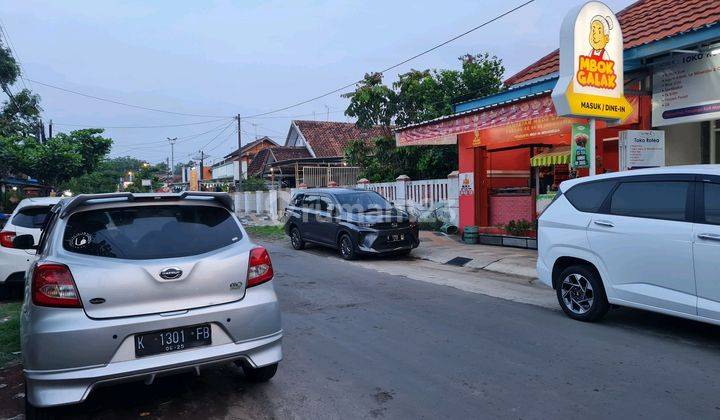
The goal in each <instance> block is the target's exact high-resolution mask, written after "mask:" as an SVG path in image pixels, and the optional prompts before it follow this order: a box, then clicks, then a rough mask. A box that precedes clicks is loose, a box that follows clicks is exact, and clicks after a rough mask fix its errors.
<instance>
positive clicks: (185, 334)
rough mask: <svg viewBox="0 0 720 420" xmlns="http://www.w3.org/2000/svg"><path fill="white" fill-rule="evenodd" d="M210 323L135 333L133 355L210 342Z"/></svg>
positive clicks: (176, 349)
mask: <svg viewBox="0 0 720 420" xmlns="http://www.w3.org/2000/svg"><path fill="white" fill-rule="evenodd" d="M210 331H211V330H210V324H199V325H192V326H189V327H179V328H170V329H167V330H159V331H153V332H147V333H142V334H136V335H135V357H143V356H151V355H153V354H160V353H169V352H171V351H178V350H185V349H190V348H193V347H201V346H209V345H210V344H212V336H211V333H210Z"/></svg>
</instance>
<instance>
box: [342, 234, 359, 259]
mask: <svg viewBox="0 0 720 420" xmlns="http://www.w3.org/2000/svg"><path fill="white" fill-rule="evenodd" d="M339 245H340V255H341V256H342V257H343V259H346V260H354V259H355V258H357V253H356V252H355V243H354V242H353V240H352V238H351V237H350V235H348V234H344V235H342V236H341V237H340V244H339Z"/></svg>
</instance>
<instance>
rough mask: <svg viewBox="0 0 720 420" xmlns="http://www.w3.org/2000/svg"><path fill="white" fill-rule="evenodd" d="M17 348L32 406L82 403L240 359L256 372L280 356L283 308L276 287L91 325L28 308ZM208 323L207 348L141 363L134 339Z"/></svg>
mask: <svg viewBox="0 0 720 420" xmlns="http://www.w3.org/2000/svg"><path fill="white" fill-rule="evenodd" d="M22 317H23V319H22V333H21V337H22V348H23V364H24V368H25V377H26V380H27V396H28V399H29V401H30V402H31V403H32V404H33V405H36V406H39V407H44V406H53V405H62V404H71V403H77V402H81V401H83V400H84V399H85V398H87V396H88V395H89V393H90V391H91V390H92V389H93V388H94V387H95V386H97V385H101V384H107V383H114V382H121V381H127V380H133V379H145V380H148V381H152V379H153V378H154V376H155V375H158V374H165V373H172V372H176V371H183V370H195V369H197V368H199V367H200V366H204V365H207V364H214V363H223V362H226V361H230V360H237V359H243V360H245V361H247V362H248V363H249V364H250V365H252V366H256V367H260V366H265V365H269V364H272V363H275V362H278V361H279V360H280V359H281V358H282V352H281V347H280V343H281V339H282V329H281V328H282V327H281V323H280V307H279V305H278V301H277V295H276V294H275V289H274V286H273V281H269V282H267V283H263V284H261V285H259V286H256V287H253V288H251V289H248V290H247V292H246V294H245V297H244V298H243V299H242V300H240V301H236V302H231V303H226V304H220V305H215V306H209V307H204V308H196V309H190V310H187V311H178V312H174V313H166V314H151V315H140V316H133V317H123V318H110V319H91V318H88V317H87V315H86V314H85V312H84V311H83V310H82V309H74V308H70V309H66V308H44V307H38V306H34V305H32V304H31V303H26V304H25V306H24V307H23V313H22ZM203 323H207V324H210V326H211V329H212V343H211V345H209V346H203V347H195V348H190V349H185V350H180V351H175V352H169V353H163V354H157V355H152V356H145V357H136V355H135V335H136V334H139V333H145V332H148V331H158V330H164V329H168V328H178V327H184V326H190V325H198V324H203Z"/></svg>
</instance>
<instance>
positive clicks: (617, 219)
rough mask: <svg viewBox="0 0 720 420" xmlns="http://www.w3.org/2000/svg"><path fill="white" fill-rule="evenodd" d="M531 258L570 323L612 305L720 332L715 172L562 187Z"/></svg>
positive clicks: (718, 181)
mask: <svg viewBox="0 0 720 420" xmlns="http://www.w3.org/2000/svg"><path fill="white" fill-rule="evenodd" d="M538 250H539V255H538V262H537V269H538V275H539V277H540V279H541V280H542V281H543V282H544V283H546V284H548V285H550V286H552V287H553V288H554V289H555V290H556V292H557V298H558V302H559V303H560V306H561V307H562V309H563V311H564V312H565V313H566V314H567V315H568V316H570V317H571V318H574V319H577V320H581V321H595V320H598V319H600V318H602V316H603V315H604V314H605V313H606V312H607V310H608V307H609V305H610V304H615V305H622V306H630V307H635V308H640V309H647V310H651V311H655V312H661V313H665V314H669V315H675V316H680V317H683V318H689V319H694V320H698V321H704V322H709V323H713V324H720V304H719V303H718V302H720V283H719V282H718V280H717V266H718V261H719V260H720V165H698V166H685V167H682V166H678V167H667V168H657V169H645V170H636V171H630V172H622V173H613V174H607V175H601V176H595V177H588V178H579V179H573V180H570V181H566V182H563V183H562V184H561V185H560V192H559V193H558V195H557V196H556V197H555V200H554V202H553V203H552V204H551V205H550V206H549V207H548V208H547V209H546V210H545V212H544V213H543V214H542V216H541V217H540V220H539V235H538Z"/></svg>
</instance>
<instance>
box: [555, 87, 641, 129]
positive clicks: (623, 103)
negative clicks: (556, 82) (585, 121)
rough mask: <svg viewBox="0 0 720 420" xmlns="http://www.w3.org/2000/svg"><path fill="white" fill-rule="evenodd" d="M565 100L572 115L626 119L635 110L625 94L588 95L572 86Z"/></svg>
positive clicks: (566, 93)
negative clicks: (617, 95)
mask: <svg viewBox="0 0 720 420" xmlns="http://www.w3.org/2000/svg"><path fill="white" fill-rule="evenodd" d="M565 100H566V101H567V104H568V108H569V109H570V114H571V115H577V116H592V117H594V118H602V119H607V120H620V121H625V120H626V119H627V117H629V116H630V114H631V113H632V111H633V108H632V105H630V102H628V100H627V99H625V97H624V96H621V97H619V98H613V97H611V96H600V95H588V94H586V93H575V92H573V89H572V86H570V87H568V89H567V91H566V92H565Z"/></svg>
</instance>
